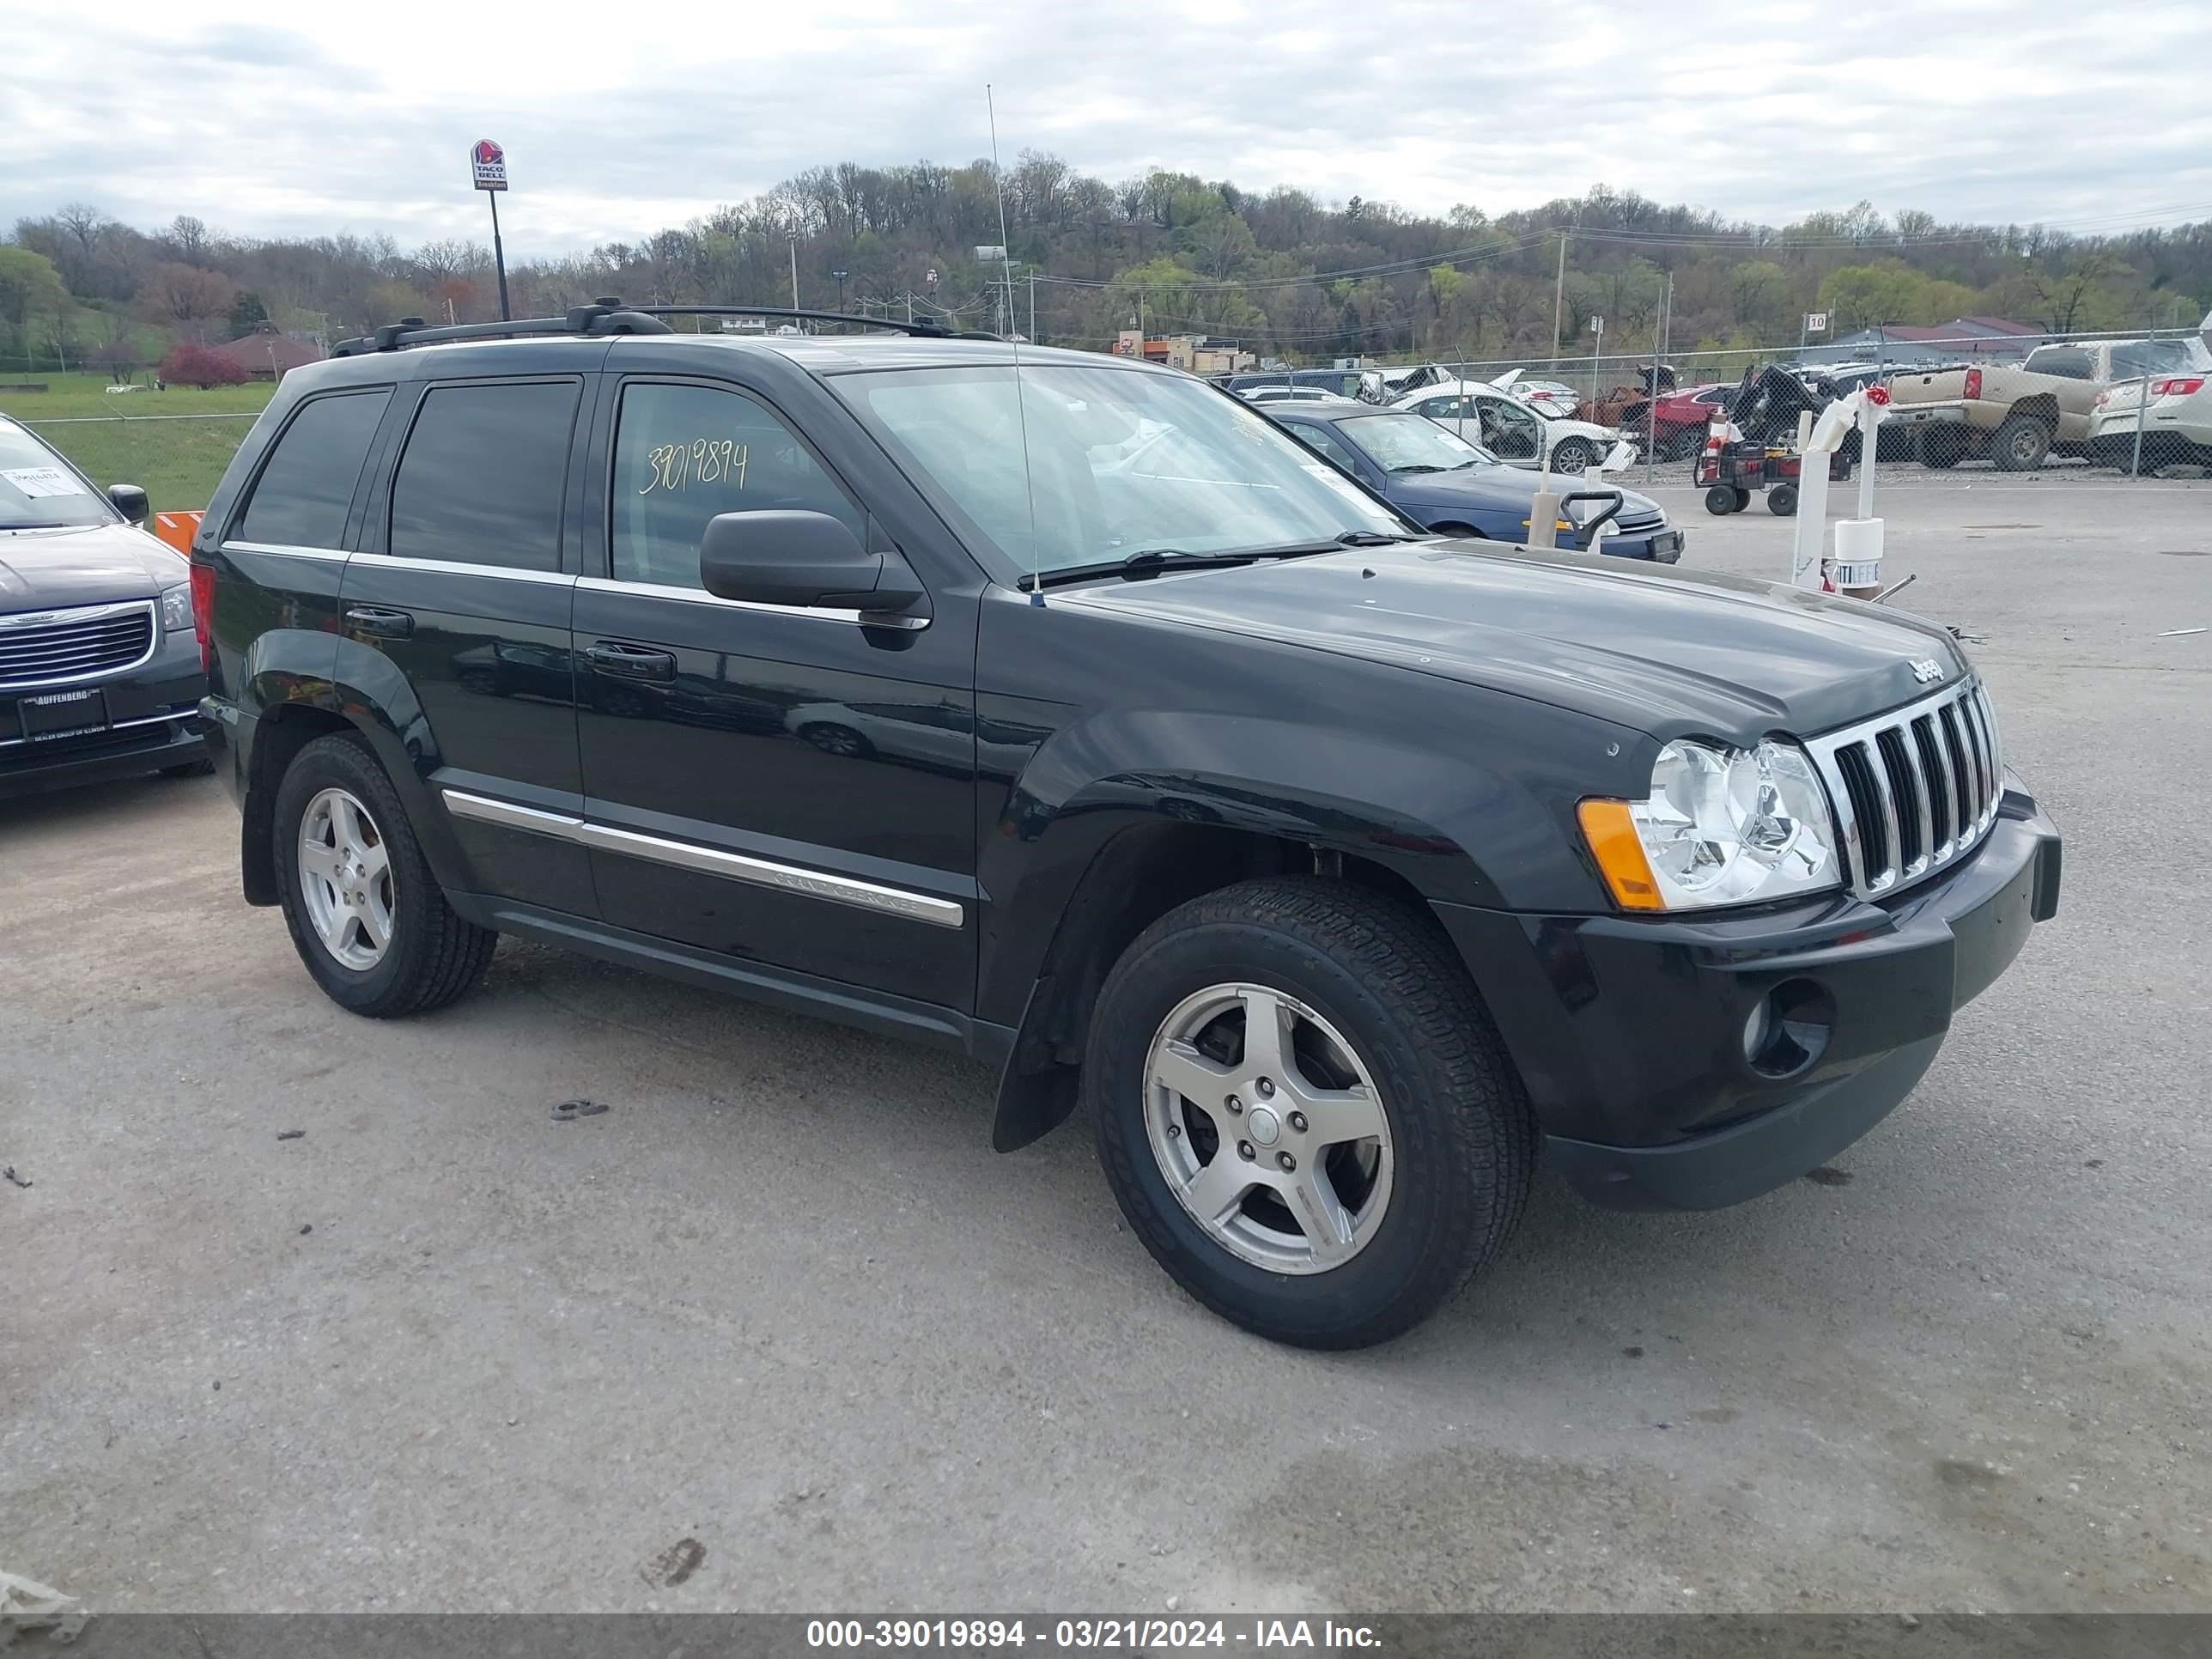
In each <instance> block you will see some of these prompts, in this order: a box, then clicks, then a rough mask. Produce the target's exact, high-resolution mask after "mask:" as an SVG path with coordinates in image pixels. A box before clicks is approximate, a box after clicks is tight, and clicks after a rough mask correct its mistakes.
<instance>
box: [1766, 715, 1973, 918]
mask: <svg viewBox="0 0 2212 1659" xmlns="http://www.w3.org/2000/svg"><path fill="white" fill-rule="evenodd" d="M1946 709H1948V710H1949V711H1950V713H1951V716H1952V719H1953V720H1955V721H1956V722H1957V724H1958V726H1959V730H1960V738H1961V743H1962V746H1963V748H1964V750H1965V751H1966V764H1967V769H1968V781H1969V782H1970V784H1971V785H1972V787H1973V788H1974V790H1975V792H1976V793H1975V796H1974V799H1972V801H1971V802H1969V801H1960V802H1957V803H1954V806H1953V809H1952V813H1951V817H1952V826H1951V827H1952V835H1951V837H1950V839H1949V840H1948V841H1947V842H1944V843H1943V844H1942V846H1940V847H1938V846H1933V845H1931V844H1930V842H1931V840H1932V837H1933V834H1934V825H1933V823H1932V822H1931V817H1930V809H1929V799H1928V789H1927V781H1926V778H1925V776H1924V775H1919V774H1916V777H1915V787H1916V789H1917V793H1918V794H1919V797H1920V799H1919V803H1918V805H1917V813H1918V817H1919V820H1920V823H1921V842H1920V856H1919V857H1918V858H1917V859H1916V860H1913V861H1912V863H1911V864H1910V865H1905V864H1904V863H1903V862H1902V860H1901V859H1900V857H1899V852H1900V842H1899V836H1898V828H1899V805H1898V801H1897V799H1896V792H1895V789H1894V787H1893V785H1892V783H1891V781H1890V777H1889V768H1888V764H1887V762H1886V761H1885V760H1884V758H1883V757H1882V754H1881V734H1882V733H1883V732H1887V731H1891V730H1894V731H1895V732H1897V733H1898V734H1899V738H1901V739H1902V741H1903V744H1904V748H1905V755H1906V757H1907V760H1908V763H1910V764H1911V766H1913V767H1916V768H1917V767H1920V766H1921V765H1922V762H1921V759H1920V751H1919V748H1918V744H1917V742H1916V741H1915V739H1914V738H1913V735H1912V727H1913V723H1914V722H1915V721H1916V720H1922V719H1923V718H1924V719H1927V720H1930V721H1931V722H1932V723H1933V725H1934V726H1936V729H1937V730H1938V731H1939V732H1940V730H1941V727H1942V714H1943V712H1944V711H1945V710H1946ZM1855 745H1856V746H1857V747H1858V748H1859V749H1860V750H1861V753H1862V756H1863V759H1864V761H1865V763H1866V765H1867V769H1868V775H1869V784H1870V786H1871V787H1872V790H1873V794H1874V799H1875V804H1877V805H1879V806H1880V807H1881V816H1882V824H1881V828H1882V829H1883V830H1884V831H1885V832H1886V833H1887V836H1888V845H1887V852H1886V861H1885V864H1884V867H1883V868H1882V869H1881V871H1879V872H1872V871H1869V868H1868V865H1867V860H1866V849H1865V837H1864V835H1863V832H1862V829H1861V827H1860V825H1859V823H1858V819H1857V810H1856V809H1855V808H1854V807H1853V805H1852V804H1851V793H1850V786H1849V784H1848V783H1847V782H1846V781H1845V779H1844V771H1843V766H1842V763H1841V761H1840V759H1839V758H1838V757H1839V756H1840V755H1841V753H1842V751H1843V750H1846V749H1850V748H1851V747H1853V746H1855ZM1805 749H1806V751H1807V752H1808V754H1810V755H1811V756H1812V757H1813V764H1814V769H1816V770H1817V771H1818V772H1819V773H1820V782H1821V784H1822V786H1823V787H1825V788H1826V791H1827V793H1828V802H1829V806H1830V808H1831V810H1832V811H1833V813H1834V814H1835V818H1836V826H1837V829H1838V834H1839V837H1840V839H1841V842H1842V843H1843V846H1844V851H1845V854H1846V856H1847V858H1848V860H1849V862H1850V872H1849V873H1850V888H1851V890H1852V891H1853V892H1854V893H1856V894H1857V896H1859V897H1861V898H1863V899H1872V898H1877V897H1881V896H1884V895H1887V894H1890V893H1894V892H1898V891H1899V890H1903V889H1905V888H1906V887H1910V886H1912V885H1913V884H1916V883H1917V882H1919V881H1921V880H1923V878H1926V877H1929V876H1931V875H1933V874H1935V873H1936V872H1937V871H1939V870H1944V869H1948V868H1949V867H1950V866H1952V865H1954V864H1955V863H1957V862H1958V861H1959V860H1960V859H1961V858H1963V857H1965V856H1966V854H1968V853H1970V852H1972V850H1973V849H1974V848H1977V847H1978V846H1980V845H1981V843H1982V839H1983V837H1984V836H1986V835H1988V833H1989V831H1990V828H1991V827H1992V826H1993V825H1994V824H1995V823H1996V820H1997V809H1998V808H1999V807H2000V806H2001V805H2002V804H2003V801H2004V766H2003V762H2002V757H2000V755H1999V752H1998V750H1997V745H1996V717H1995V714H1994V712H1993V711H1992V709H1991V708H1990V701H1989V693H1988V691H1987V690H1985V689H1984V687H1983V685H1982V684H1981V682H1980V681H1979V680H1978V679H1977V678H1974V677H1973V676H1972V675H1971V674H1970V675H1967V676H1966V677H1965V678H1960V679H1957V680H1954V681H1953V682H1952V683H1951V684H1949V685H1947V686H1945V687H1944V688H1943V689H1942V690H1940V691H1937V692H1935V693H1933V694H1931V695H1930V696H1925V697H1922V698H1921V699H1919V700H1918V701H1917V702H1910V703H1907V704H1905V706H1904V707H1903V708H1893V709H1892V710H1891V711H1890V712H1889V713H1887V714H1877V715H1875V716H1874V717H1873V718H1872V719H1870V720H1860V721H1857V722H1856V723H1854V724H1852V725H1850V726H1842V727H1839V728H1838V729H1837V730H1835V731H1832V732H1823V733H1821V734H1820V736H1818V737H1815V738H1807V739H1806V740H1805ZM1946 787H1947V788H1948V778H1947V780H1946Z"/></svg>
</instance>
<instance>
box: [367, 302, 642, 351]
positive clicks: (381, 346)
mask: <svg viewBox="0 0 2212 1659" xmlns="http://www.w3.org/2000/svg"><path fill="white" fill-rule="evenodd" d="M673 332H674V331H673V330H672V329H671V328H670V327H669V326H668V325H667V324H665V323H664V322H662V321H661V320H660V319H659V318H658V317H649V316H647V315H646V313H643V312H641V311H637V310H634V309H632V308H631V307H628V306H625V305H624V304H623V302H622V301H620V300H594V301H592V303H591V304H590V305H587V306H570V307H568V311H567V313H565V314H564V315H562V316H559V317H519V318H516V319H513V321H511V322H504V323H453V324H448V325H443V326H441V327H436V328H433V327H431V326H429V325H428V324H426V323H425V322H424V321H423V320H422V319H421V318H420V317H402V318H401V319H399V320H398V322H396V323H386V325H384V326H383V327H382V328H380V329H378V330H376V331H374V332H373V333H369V334H364V335H362V337H360V338H359V339H357V340H341V341H339V342H338V343H337V345H335V346H333V347H331V356H333V357H357V356H363V355H365V354H366V353H368V352H372V351H397V350H398V349H400V348H401V347H402V346H410V345H436V344H439V343H441V342H443V341H447V340H506V339H513V338H515V337H519V336H522V335H528V334H586V335H590V334H669V333H673Z"/></svg>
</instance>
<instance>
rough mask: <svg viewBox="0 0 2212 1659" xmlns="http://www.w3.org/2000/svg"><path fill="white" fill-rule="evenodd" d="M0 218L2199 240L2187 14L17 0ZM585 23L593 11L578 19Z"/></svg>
mask: <svg viewBox="0 0 2212 1659" xmlns="http://www.w3.org/2000/svg"><path fill="white" fill-rule="evenodd" d="M8 10H9V14H10V21H9V24H8V25H7V27H6V28H5V30H4V32H0V225H5V224H12V223H13V222H14V221H15V217H16V216H18V215H21V214H27V213H28V214H42V213H47V212H51V211H52V210H53V209H54V208H55V207H56V206H58V204H61V203H63V202H67V201H72V200H77V201H87V202H91V203H93V204H96V205H98V206H100V207H101V208H104V209H105V210H107V211H108V212H109V213H112V214H113V215H115V216H118V218H122V219H125V220H127V221H129V222H132V223H134V224H137V225H140V226H142V227H145V228H152V227H154V226H155V225H157V224H161V223H165V222H167V220H168V219H169V218H171V217H172V216H174V215H176V214H179V213H190V214H194V215H197V216H198V217H200V218H201V219H203V220H204V221H206V222H208V223H209V224H210V225H212V226H214V227H216V228H219V229H221V230H224V231H228V232H233V233H238V234H257V235H281V234H312V233H321V232H327V231H336V230H339V229H350V230H354V231H356V232H362V233H371V232H379V231H384V232H389V233H390V234H392V235H393V236H395V237H397V238H398V239H399V240H401V241H402V242H403V243H408V244H412V243H416V242H419V241H421V240H425V239H428V238H431V237H437V236H446V235H465V236H471V237H476V238H477V239H479V240H482V239H483V237H484V236H485V233H486V229H487V223H486V211H485V208H484V204H483V197H480V196H477V195H474V194H473V193H472V192H471V191H470V190H469V188H468V174H467V167H466V162H465V153H466V150H467V148H468V146H469V144H470V143H471V142H472V141H473V140H475V139H477V138H478V137H490V138H493V139H495V140H497V141H498V142H499V143H501V144H503V145H504V146H505V147H506V149H507V157H508V161H509V166H510V170H511V173H512V177H513V191H512V192H511V193H510V194H509V196H508V197H506V198H505V200H504V201H503V202H502V203H501V208H502V219H503V221H504V223H505V229H506V232H507V247H508V252H509V254H510V257H519V256H524V255H528V254H532V253H550V252H569V251H576V250H580V249H582V248H583V247H586V246H589V245H590V244H592V243H593V242H596V241H601V240H611V239H617V238H619V239H634V238H635V237H637V236H638V235H639V234H641V233H643V232H646V231H649V230H653V229H656V228H660V227H662V226H664V225H669V224H678V223H681V222H684V221H685V220H687V219H689V218H690V217H692V216H694V215H696V214H699V213H702V212H704V211H706V210H708V209H710V208H712V207H714V205H715V204H717V203H721V202H728V201H735V200H738V199H739V198H742V197H748V196H751V195H754V194H757V192H758V191H762V190H763V189H765V188H766V187H768V186H769V185H773V184H774V183H775V182H776V181H777V180H778V179H781V178H784V177H786V176H787V175H788V174H790V173H793V172H795V171H796V170H798V169H799V168H800V167H806V166H809V165H811V164H812V163H815V162H818V161H865V162H876V163H883V162H895V161H914V160H916V159H920V158H923V157H927V158H928V159H930V160H932V161H943V162H959V161H969V160H972V159H974V158H975V157H977V156H981V155H988V154H989V149H990V144H989V136H988V131H987V126H986V121H985V112H984V99H983V87H984V83H985V82H987V81H988V82H993V83H994V86H995V88H996V92H997V99H998V113H999V143H1000V151H1001V155H1002V156H1003V158H1004V159H1005V160H1006V161H1008V162H1009V163H1011V162H1012V160H1013V158H1014V155H1015V153H1016V152H1017V151H1018V150H1020V149H1023V148H1024V146H1033V147H1035V148H1037V149H1049V150H1052V151H1054V152H1056V153H1058V154H1059V155H1062V156H1064V157H1066V159H1067V160H1068V161H1070V162H1072V163H1073V164H1074V165H1075V166H1076V167H1079V168H1080V169H1082V170H1083V171H1085V172H1089V173H1097V174H1099V175H1102V176H1103V177H1104V178H1106V179H1109V181H1112V180H1117V179H1123V178H1126V177H1127V176H1129V175H1131V174H1133V173H1140V172H1142V171H1144V170H1146V169H1147V168H1149V167H1155V166H1158V167H1170V168H1174V169H1176V170H1179V171H1184V172H1189V173H1199V174H1201V175H1203V176H1205V177H1206V178H1230V179H1235V180H1236V181H1237V183H1238V184H1239V185H1243V186H1245V187H1247V188H1250V189H1264V188H1266V187H1267V186H1268V185H1274V184H1278V183H1291V184H1296V185H1301V186H1303V187H1304V188H1306V189H1309V190H1312V191H1316V192H1317V193H1319V194H1321V195H1322V196H1324V197H1331V198H1342V197H1346V196H1350V195H1355V194H1357V195H1363V196H1366V197H1370V198H1379V199H1384V200H1389V201H1395V202H1397V203H1399V204H1401V205H1403V206H1406V207H1407V208H1412V209H1415V210H1431V211H1442V210H1446V209H1448V208H1449V207H1450V206H1452V205H1453V204H1455V203H1459V202H1467V203H1472V204H1475V205H1477V206H1479V207H1481V208H1483V209H1484V210H1487V211H1490V212H1493V213H1495V212H1499V211H1504V210H1510V209H1513V208H1517V207H1527V206H1531V205H1534V204H1540V203H1541V202H1543V201H1545V200H1547V199H1549V198H1551V197H1555V196H1560V195H1567V194H1574V193H1578V192H1579V191H1582V190H1583V189H1584V188H1586V187H1587V186H1589V185H1591V184H1593V183H1595V182H1598V181H1601V180H1602V181H1603V182H1605V183H1607V184H1609V185H1613V186H1615V187H1616V188H1632V189H1635V190H1638V191H1642V192H1644V194H1645V195H1647V196H1650V197H1656V198H1657V199H1658V200H1660V201H1662V202H1667V203H1674V202H1678V201H1688V202H1691V203H1693V204H1698V205H1699V206H1704V207H1710V208H1713V209H1717V210H1720V211H1722V212H1723V213H1725V214H1728V215H1729V216H1741V217H1748V218H1753V219H1758V220H1763V221H1766V222H1774V223H1780V222H1784V221H1786V220H1789V219H1790V218H1793V217H1796V216H1800V215H1802V213H1804V212H1807V211H1808V210H1814V209H1817V208H1824V207H1825V208H1842V207H1847V206H1849V205H1850V204H1851V203H1853V202H1854V201H1857V199H1859V198H1860V197H1868V198H1870V199H1871V200H1872V201H1873V202H1874V203H1875V205H1876V206H1877V207H1879V208H1881V210H1883V211H1885V212H1890V211H1894V210H1896V209H1898V208H1899V207H1922V208H1926V209H1928V210H1930V211H1932V212H1935V213H1936V214H1937V215H1939V216H1943V217H1946V218H1949V217H1961V218H1972V219H1976V220H1995V221H2020V222H2029V221H2038V220H2039V221H2042V222H2046V223H2051V224H2057V225H2063V226H2065V227H2067V228H2075V229H2080V230H2083V231H2099V230H2105V229H2117V228H2125V227H2127V226H2130V225H2133V224H2139V223H2142V222H2174V221H2178V220H2181V219H2184V218H2197V219H2206V218H2212V97H2207V96H2206V95H2205V94H2204V88H2205V86H2206V84H2207V80H2208V71H2212V3H2206V0H2129V3H2127V4H2125V5H2112V4H2107V5H2104V6H2098V7H2091V6H2081V7H2076V6H2072V5H2061V4H2057V3H2045V4H2027V5H2023V4H2020V3H2018V0H1987V3H1984V0H1921V3H1917V4H1902V5H1899V4H1888V3H1860V4H1852V3H1849V0H1837V3H1832V4H1826V5H1818V6H1815V5H1809V4H1785V3H1776V0H1676V3H1673V4H1668V5H1659V6H1644V5H1636V4H1632V3H1629V0H1620V3H1618V4H1613V5H1603V6H1601V5H1593V4H1582V3H1571V0H1539V3H1536V4H1513V5H1497V4H1476V3H1468V0H1449V3H1420V0H1412V3H1393V0H1381V3H1369V4H1347V3H1344V0H1264V3H1259V4H1243V3H1234V0H1030V3H1024V4H1019V5H1004V6H1000V5H987V6H974V7H969V8H963V7H961V6H957V5H951V6H947V5H939V4H929V5H924V4H920V3H915V0H906V3H897V4H891V3H851V0H818V3H810V4H805V5H796V4H787V5H777V6H769V5H763V4H760V3H757V0H752V3H740V4H738V5H734V6H730V5H718V4H702V5H680V4H679V5H670V4H665V3H661V4H649V5H639V6H635V7H628V8H625V7H622V6H612V7H610V6H607V5H605V4H604V3H600V4H595V5H593V6H592V8H591V9H589V11H586V10H585V9H581V8H574V9H571V8H569V7H568V6H565V5H563V4H562V3H558V0H551V3H544V4H540V5H536V6H529V5H524V6H515V5H512V4H508V5H499V6H489V7H487V6H481V5H479V6H474V7H471V6H464V5H461V4H457V3H452V0H447V3H441V4H439V5H435V6H433V5H428V4H422V3H418V0H397V3H392V4H388V5H379V6H377V7H375V8H374V9H368V8H363V9H359V10H357V11H356V10H354V9H350V8H343V9H342V8H324V7H319V6H315V5H301V4H297V3H294V4H290V5H285V6H277V5H271V4H252V3H239V0H185V3H183V4H178V3H175V0H163V3H159V4H154V3H147V0H102V3H100V4H99V5H98V6H86V5H82V4H81V3H76V4H68V5H64V4H58V3H54V0H10V3H9V7H8ZM594 19H596V20H598V21H592V20H594Z"/></svg>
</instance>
